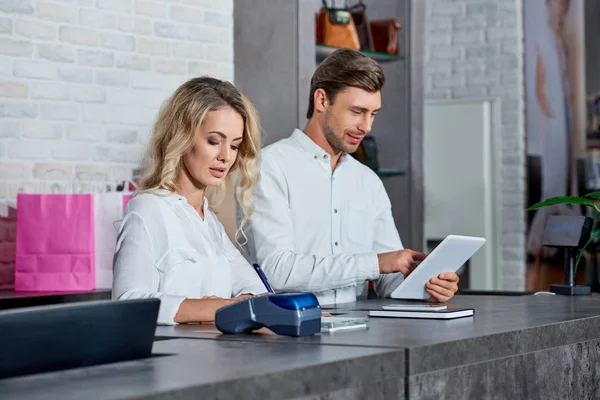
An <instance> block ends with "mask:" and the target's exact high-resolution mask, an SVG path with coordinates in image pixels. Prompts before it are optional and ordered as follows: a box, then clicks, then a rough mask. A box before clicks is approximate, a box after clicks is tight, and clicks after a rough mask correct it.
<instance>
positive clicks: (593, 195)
mask: <svg viewBox="0 0 600 400" xmlns="http://www.w3.org/2000/svg"><path fill="white" fill-rule="evenodd" d="M583 197H584V198H586V199H594V200H600V192H592V193H588V194H586V195H584V196H583Z"/></svg>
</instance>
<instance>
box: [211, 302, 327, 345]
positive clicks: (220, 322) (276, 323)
mask: <svg viewBox="0 0 600 400" xmlns="http://www.w3.org/2000/svg"><path fill="white" fill-rule="evenodd" d="M215 325H216V327H217V329H218V330H220V331H221V332H223V333H242V332H251V331H253V330H256V329H260V328H262V327H267V328H269V329H270V330H271V331H273V332H274V333H276V334H278V335H286V336H309V335H314V334H315V333H318V332H320V331H321V306H320V305H319V301H318V300H317V298H316V297H315V295H314V294H312V293H277V294H266V295H260V296H254V297H249V298H247V299H244V300H242V301H239V302H237V303H234V304H230V305H228V306H225V307H222V308H220V309H218V310H217V312H216V315H215Z"/></svg>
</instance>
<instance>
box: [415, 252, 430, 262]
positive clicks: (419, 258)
mask: <svg viewBox="0 0 600 400" xmlns="http://www.w3.org/2000/svg"><path fill="white" fill-rule="evenodd" d="M411 256H412V259H413V260H415V261H423V260H424V259H425V257H427V254H423V253H419V252H418V251H413V252H412V253H411Z"/></svg>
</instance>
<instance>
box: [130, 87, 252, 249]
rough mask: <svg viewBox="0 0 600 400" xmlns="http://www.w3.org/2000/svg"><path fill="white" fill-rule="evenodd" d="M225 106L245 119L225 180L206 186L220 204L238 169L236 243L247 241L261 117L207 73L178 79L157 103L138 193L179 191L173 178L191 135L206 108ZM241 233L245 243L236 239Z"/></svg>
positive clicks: (233, 90)
mask: <svg viewBox="0 0 600 400" xmlns="http://www.w3.org/2000/svg"><path fill="white" fill-rule="evenodd" d="M224 107H231V108H233V109H234V110H235V111H236V112H237V113H238V114H240V116H241V117H242V119H243V120H244V133H243V140H242V143H241V144H240V146H239V150H238V154H237V158H236V160H235V162H234V163H233V165H232V166H231V168H230V170H229V174H228V175H227V178H226V179H225V181H224V183H223V184H221V185H219V186H217V187H209V188H207V192H206V197H207V198H208V201H209V205H210V206H211V207H214V206H216V205H219V204H220V203H221V202H222V201H223V199H224V195H225V191H226V190H227V187H228V186H229V185H233V184H234V183H235V180H236V175H237V174H236V172H237V171H239V174H240V175H241V180H240V182H239V184H238V186H237V188H236V191H235V193H236V197H237V201H238V204H239V205H240V208H241V209H242V211H243V213H244V217H243V219H242V221H241V223H240V226H239V227H238V230H237V231H236V235H235V237H236V242H238V244H239V245H242V246H243V245H244V244H245V243H246V242H247V237H246V234H245V233H244V226H245V225H246V223H248V220H249V218H250V216H251V215H252V211H253V207H252V194H253V192H254V188H255V187H256V184H257V182H258V179H259V172H258V166H257V164H258V153H259V151H260V147H261V140H260V136H261V128H260V120H259V116H258V113H257V112H256V109H255V108H254V106H253V105H252V103H251V102H250V100H248V99H247V98H246V96H244V95H243V94H242V92H241V91H240V90H239V89H238V88H236V87H235V86H234V85H233V84H231V83H230V82H225V81H221V80H219V79H216V78H211V77H206V76H203V77H199V78H193V79H190V80H189V81H187V82H185V83H184V84H182V85H181V86H180V87H179V88H177V90H175V93H173V95H172V96H171V97H170V98H169V100H168V101H167V102H166V103H165V104H164V105H163V106H162V107H161V110H160V113H159V115H158V120H157V121H156V124H155V125H154V131H153V134H152V139H151V142H150V146H149V149H148V154H147V155H146V162H147V163H148V165H147V166H145V168H144V169H145V173H144V175H143V177H142V179H141V182H140V186H139V189H138V191H137V193H156V191H157V190H160V189H165V190H168V191H170V192H177V177H178V175H179V173H180V171H181V168H182V163H183V156H184V155H185V154H187V153H188V152H189V151H190V150H191V149H192V147H193V146H194V134H195V132H196V131H197V129H198V127H199V126H200V124H202V121H204V118H205V117H206V115H207V113H209V112H210V111H216V110H219V109H221V108H224ZM240 234H241V235H242V236H243V238H244V240H245V242H244V243H240V242H239V241H238V239H237V238H238V235H240Z"/></svg>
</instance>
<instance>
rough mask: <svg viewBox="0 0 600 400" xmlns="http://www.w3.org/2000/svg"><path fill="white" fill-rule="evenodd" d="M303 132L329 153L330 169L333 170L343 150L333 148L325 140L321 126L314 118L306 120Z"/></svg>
mask: <svg viewBox="0 0 600 400" xmlns="http://www.w3.org/2000/svg"><path fill="white" fill-rule="evenodd" d="M304 133H305V134H306V136H308V137H309V138H310V139H311V140H312V141H313V142H315V143H316V144H317V145H318V146H319V147H320V148H322V149H323V150H325V152H327V154H329V158H330V160H331V170H332V171H334V170H335V167H337V165H338V163H339V161H340V158H341V157H342V155H343V154H344V152H342V151H340V150H338V149H336V148H334V147H333V146H332V145H331V143H329V142H328V141H327V139H326V138H325V134H324V133H323V129H321V126H320V125H319V124H318V123H317V122H316V121H315V120H314V119H310V120H309V121H308V123H307V124H306V126H305V127H304Z"/></svg>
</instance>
